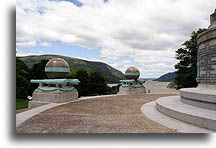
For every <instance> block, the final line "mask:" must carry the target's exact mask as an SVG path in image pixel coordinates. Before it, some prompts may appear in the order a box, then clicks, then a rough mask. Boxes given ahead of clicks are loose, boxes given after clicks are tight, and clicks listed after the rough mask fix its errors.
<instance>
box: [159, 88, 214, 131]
mask: <svg viewBox="0 0 216 148" xmlns="http://www.w3.org/2000/svg"><path fill="white" fill-rule="evenodd" d="M156 109H157V110H158V111H159V112H160V113H163V114H164V115H167V116H169V117H172V118H175V119H177V120H181V121H183V122H186V123H190V124H193V125H196V126H199V127H203V128H207V129H211V130H215V131H216V91H214V89H212V90H208V91H206V89H201V88H188V89H181V90H180V96H169V97H162V98H159V99H157V100H156Z"/></svg>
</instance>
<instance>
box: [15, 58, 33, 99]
mask: <svg viewBox="0 0 216 148" xmlns="http://www.w3.org/2000/svg"><path fill="white" fill-rule="evenodd" d="M30 79H31V75H30V70H29V69H28V67H27V66H26V65H25V63H24V62H23V61H21V60H20V59H18V58H16V98H17V99H18V98H19V99H26V98H27V96H28V95H29V94H30V93H31V89H30Z"/></svg>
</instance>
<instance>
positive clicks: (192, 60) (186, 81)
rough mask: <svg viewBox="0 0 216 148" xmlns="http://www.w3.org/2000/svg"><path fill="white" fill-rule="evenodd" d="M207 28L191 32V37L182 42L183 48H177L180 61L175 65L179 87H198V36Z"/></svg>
mask: <svg viewBox="0 0 216 148" xmlns="http://www.w3.org/2000/svg"><path fill="white" fill-rule="evenodd" d="M205 30H206V29H199V30H198V31H193V32H192V33H191V36H190V39H189V40H187V41H185V42H184V43H183V44H182V46H183V47H182V48H179V49H177V50H176V59H177V60H179V63H177V64H176V65H175V69H177V71H176V77H175V84H176V85H177V89H180V88H183V87H185V88H187V87H196V86H197V82H196V74H197V65H196V64H197V48H198V46H197V42H196V39H197V36H198V34H200V33H202V32H203V31H205Z"/></svg>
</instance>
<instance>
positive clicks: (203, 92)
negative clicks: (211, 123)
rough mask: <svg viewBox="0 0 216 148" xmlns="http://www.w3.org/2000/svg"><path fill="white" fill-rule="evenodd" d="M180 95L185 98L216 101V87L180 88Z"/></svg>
mask: <svg viewBox="0 0 216 148" xmlns="http://www.w3.org/2000/svg"><path fill="white" fill-rule="evenodd" d="M180 96H181V97H182V98H185V99H191V100H197V101H202V102H209V103H216V89H215V90H214V89H212V90H211V89H201V88H198V87H197V88H183V89H180Z"/></svg>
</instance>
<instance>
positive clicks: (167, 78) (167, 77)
mask: <svg viewBox="0 0 216 148" xmlns="http://www.w3.org/2000/svg"><path fill="white" fill-rule="evenodd" d="M175 77H176V72H169V73H166V74H164V75H162V76H160V77H159V78H157V79H155V80H154V81H159V82H173V81H174V80H175Z"/></svg>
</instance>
